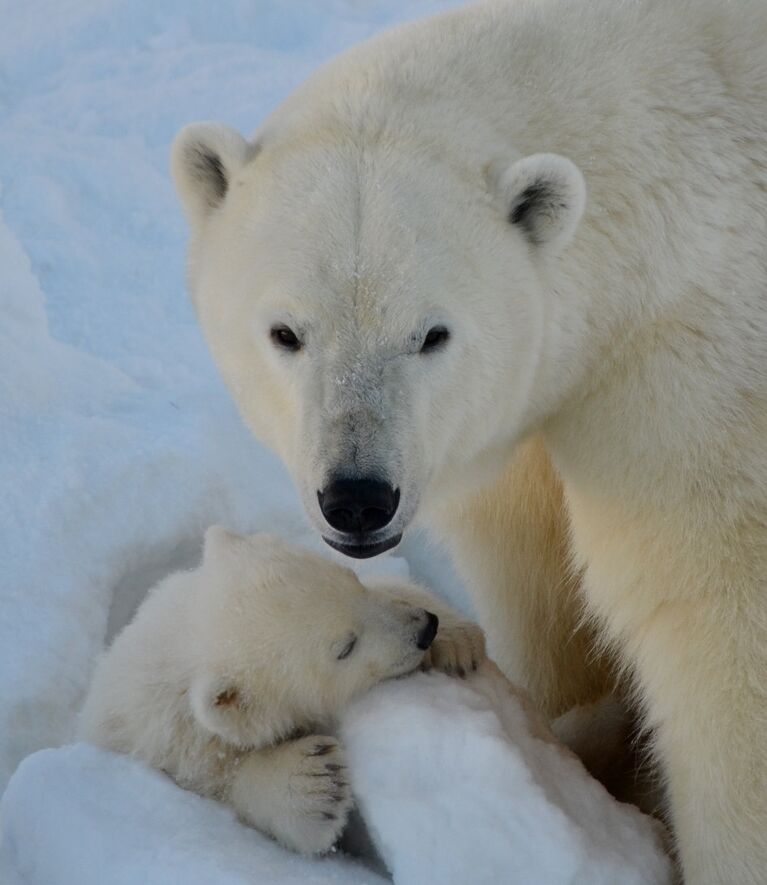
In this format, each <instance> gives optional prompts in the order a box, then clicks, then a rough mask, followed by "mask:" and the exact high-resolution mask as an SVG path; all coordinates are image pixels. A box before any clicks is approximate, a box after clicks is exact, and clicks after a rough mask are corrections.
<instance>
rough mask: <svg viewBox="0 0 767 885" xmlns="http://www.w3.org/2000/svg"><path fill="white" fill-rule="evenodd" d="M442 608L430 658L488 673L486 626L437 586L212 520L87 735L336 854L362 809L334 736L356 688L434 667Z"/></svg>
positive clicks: (132, 634)
mask: <svg viewBox="0 0 767 885" xmlns="http://www.w3.org/2000/svg"><path fill="white" fill-rule="evenodd" d="M432 603H433V604H432ZM424 604H426V605H428V606H429V610H427V609H426V608H424ZM433 608H436V609H437V610H439V611H440V614H441V616H442V620H443V625H444V626H443V627H441V628H440V630H442V631H443V632H444V635H441V636H440V641H439V642H437V643H434V648H433V649H432V650H431V652H430V654H431V656H432V658H433V663H434V664H435V665H436V666H440V667H441V668H442V669H446V670H448V671H449V670H451V669H452V670H456V671H461V670H463V669H468V668H472V667H476V665H477V664H478V662H479V661H480V660H481V658H482V657H483V655H484V639H483V636H482V633H481V631H480V630H479V628H476V627H474V626H473V625H472V624H470V623H468V622H463V621H461V619H460V618H459V617H457V616H456V615H455V614H454V613H452V612H451V611H450V610H449V609H446V608H445V607H444V606H443V605H441V604H440V603H439V602H437V601H436V600H433V598H432V597H431V596H430V594H427V593H426V592H425V591H422V590H420V589H417V588H415V587H413V586H412V585H408V584H404V583H392V582H388V583H375V584H369V585H368V586H367V587H366V586H363V585H362V584H361V583H360V581H359V580H358V579H357V577H356V576H355V574H354V573H353V572H352V571H351V570H349V569H347V568H344V567H342V566H340V565H336V564H335V563H333V562H330V561H329V560H327V559H325V558H323V557H321V556H318V555H316V554H312V553H310V552H308V551H305V550H302V549H301V548H297V547H294V546H293V545H290V544H288V543H286V542H284V541H282V540H280V539H279V538H276V537H274V536H270V535H253V536H241V535H236V534H234V533H232V532H229V531H227V530H225V529H222V528H219V527H213V528H211V529H209V530H208V532H207V534H206V537H205V545H204V554H203V561H202V564H201V565H200V567H199V568H198V569H196V570H194V571H191V572H181V573H178V574H174V575H171V576H170V577H169V578H167V579H165V580H164V581H162V582H161V583H160V584H159V585H158V586H157V587H156V588H155V589H154V590H153V591H152V592H151V593H150V595H149V597H148V598H147V600H146V601H145V602H144V604H143V605H142V606H141V608H140V609H139V611H138V613H137V615H136V617H135V618H134V620H133V621H132V622H131V623H130V624H129V625H128V626H127V627H126V628H125V629H124V630H123V631H122V633H121V634H120V635H119V636H118V637H117V639H116V640H115V642H114V643H113V645H112V646H111V648H110V649H109V650H108V651H107V652H106V654H105V655H104V657H103V658H102V660H101V661H100V662H99V664H98V666H97V669H96V672H95V675H94V678H93V682H92V685H91V688H90V691H89V694H88V697H87V699H86V702H85V706H84V708H83V711H82V714H81V718H80V729H79V731H80V737H81V738H82V739H84V740H87V741H90V742H92V743H95V744H98V745H100V746H102V747H106V748H107V749H111V750H115V751H118V752H123V753H130V754H133V755H135V756H137V757H138V758H140V759H142V760H144V761H145V762H147V763H148V764H150V765H153V766H154V767H156V768H159V769H161V770H162V771H165V772H166V773H167V774H169V775H170V776H171V777H172V778H173V779H174V780H175V781H176V782H177V783H178V784H180V785H181V786H182V787H185V788H187V789H192V790H194V791H196V792H198V793H201V794H202V795H204V796H209V797H212V798H216V799H219V800H222V801H224V802H227V803H228V804H230V805H232V806H233V807H234V808H235V810H236V811H237V813H238V814H239V816H240V817H241V818H242V819H243V820H244V821H245V822H246V823H248V824H250V825H252V826H254V827H256V828H258V829H260V830H262V831H264V832H266V833H268V834H270V835H271V836H273V837H274V838H276V839H277V840H279V841H280V842H282V843H283V844H284V845H286V846H287V847H289V848H292V849H294V850H296V851H300V852H303V853H306V854H315V853H320V852H323V851H326V850H328V849H329V848H330V847H332V845H333V844H334V842H335V841H336V839H337V838H338V836H339V835H340V832H341V830H342V829H343V827H344V824H345V822H346V819H347V816H348V813H349V810H350V808H351V805H352V798H351V793H350V790H349V785H348V780H347V777H346V771H345V765H344V756H343V750H342V748H341V746H340V745H339V743H338V741H337V740H336V738H335V737H332V736H330V735H329V734H328V733H327V732H328V731H332V729H333V724H334V721H335V720H336V718H337V717H338V715H339V714H340V712H341V711H342V710H343V708H344V706H345V705H346V704H348V703H349V702H350V701H351V700H352V699H353V698H354V697H356V696H358V695H360V694H361V693H363V692H365V691H366V690H367V689H369V688H371V687H372V686H373V685H375V684H376V683H378V682H380V681H382V680H384V679H389V678H392V677H396V676H402V675H404V674H406V673H409V672H411V671H413V670H415V669H416V668H418V667H419V666H420V665H421V664H422V662H423V661H424V657H425V655H426V653H427V650H428V649H429V648H430V646H431V645H432V643H433V640H434V638H435V635H436V633H437V626H438V617H437V615H435V614H433V613H432V611H431V609H433Z"/></svg>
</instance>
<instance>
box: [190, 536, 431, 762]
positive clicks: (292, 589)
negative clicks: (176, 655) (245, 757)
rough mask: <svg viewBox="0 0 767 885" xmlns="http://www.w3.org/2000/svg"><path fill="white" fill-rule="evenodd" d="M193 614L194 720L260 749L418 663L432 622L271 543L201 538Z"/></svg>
mask: <svg viewBox="0 0 767 885" xmlns="http://www.w3.org/2000/svg"><path fill="white" fill-rule="evenodd" d="M196 593H197V599H196V604H195V607H194V617H195V621H194V631H195V656H194V660H193V662H192V673H191V674H190V682H191V685H190V702H191V707H192V711H193V713H194V715H195V717H196V718H197V720H198V722H199V723H200V724H201V725H203V727H204V728H205V729H206V730H207V731H209V732H211V733H213V734H215V735H217V736H218V737H220V738H222V739H223V740H225V741H227V742H228V743H233V744H237V745H240V746H259V745H264V744H270V743H272V742H274V741H276V740H280V739H282V738H284V737H286V736H288V735H289V734H291V733H293V732H295V731H297V730H301V729H304V728H316V727H317V726H318V725H321V724H322V723H327V722H332V721H333V720H334V719H335V718H336V717H337V716H338V714H339V713H340V712H341V710H342V709H343V708H344V707H345V706H346V705H347V704H348V703H349V702H350V701H351V700H352V699H353V698H355V697H356V696H358V695H359V694H361V693H363V692H365V691H366V690H368V689H369V688H371V687H372V686H373V685H375V684H376V683H378V682H380V681H382V680H384V679H389V678H393V677H396V676H402V675H404V674H406V673H409V672H411V671H413V670H414V669H416V668H417V667H418V666H419V665H420V663H421V662H422V660H423V657H424V654H425V652H426V650H427V649H428V648H429V646H430V644H431V642H432V640H433V639H434V636H435V634H436V631H437V618H436V616H435V615H433V614H431V613H430V612H427V611H426V610H424V609H422V608H414V607H413V606H411V605H408V604H407V603H404V602H402V601H400V600H398V599H395V598H394V597H392V596H390V595H388V594H387V592H386V590H385V587H384V588H383V589H380V590H375V591H374V590H369V589H367V588H365V587H364V586H363V585H362V584H361V583H360V581H359V580H358V579H357V577H356V576H355V574H354V572H352V571H351V570H350V569H347V568H344V567H343V566H340V565H338V564H336V563H333V562H330V561H329V560H327V559H325V558H324V557H321V556H318V555H317V554H314V553H310V552H309V551H307V550H304V549H302V548H300V547H296V546H294V545H292V544H288V543H287V542H285V541H283V540H281V539H280V538H278V537H275V536H273V535H251V536H242V535H237V534H234V533H233V532H229V531H227V530H226V529H223V528H220V527H217V526H216V527H213V528H211V529H209V530H208V532H207V534H206V537H205V550H204V556H203V563H202V566H201V568H200V570H199V572H198V583H197V587H196Z"/></svg>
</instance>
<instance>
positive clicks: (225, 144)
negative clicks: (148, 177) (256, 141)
mask: <svg viewBox="0 0 767 885" xmlns="http://www.w3.org/2000/svg"><path fill="white" fill-rule="evenodd" d="M256 152H257V148H256V146H255V145H253V144H251V143H250V142H248V141H246V140H245V139H244V138H243V137H242V135H240V133H239V132H237V131H236V130H234V129H231V128H230V127H229V126H224V125H223V124H221V123H192V124H191V125H189V126H185V127H184V128H183V129H182V130H181V132H179V133H178V135H177V136H176V137H175V139H174V140H173V146H172V147H171V161H170V166H171V173H172V175H173V181H174V183H175V185H176V193H177V194H178V197H179V200H180V201H181V205H182V207H183V209H184V213H185V214H186V217H187V221H188V222H189V224H190V226H191V227H192V228H196V227H197V226H198V225H199V224H200V223H201V222H202V221H203V220H204V219H205V218H206V217H207V215H208V214H209V213H210V212H211V210H213V209H215V208H216V206H218V205H219V204H220V203H221V201H222V200H223V199H224V197H225V196H226V193H227V191H228V190H229V185H230V184H231V182H232V178H233V176H234V175H236V173H237V171H238V170H239V169H241V168H242V167H243V166H244V165H245V163H247V162H248V160H249V159H251V157H253V156H254V155H255V153H256Z"/></svg>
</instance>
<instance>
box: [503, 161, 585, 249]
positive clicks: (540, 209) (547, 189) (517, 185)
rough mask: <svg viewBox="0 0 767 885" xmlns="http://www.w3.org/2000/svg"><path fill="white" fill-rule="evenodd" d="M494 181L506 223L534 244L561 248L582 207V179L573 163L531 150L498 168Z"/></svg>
mask: <svg viewBox="0 0 767 885" xmlns="http://www.w3.org/2000/svg"><path fill="white" fill-rule="evenodd" d="M496 182H497V183H496V188H497V190H498V191H499V193H500V197H501V200H502V203H503V206H504V210H505V212H506V218H507V219H508V221H509V224H512V225H514V226H515V227H517V228H519V229H520V230H521V231H522V232H523V233H524V234H525V236H526V237H527V238H528V240H529V241H530V242H531V243H532V244H533V245H534V246H536V247H538V248H544V249H546V250H548V251H550V252H554V253H556V252H559V251H560V250H561V249H564V247H565V246H566V245H567V244H568V243H569V242H570V239H571V238H572V236H573V234H574V233H575V229H576V227H577V226H578V222H579V221H580V219H581V216H582V215H583V210H584V209H585V207H586V183H585V182H584V180H583V175H582V174H581V171H580V169H579V168H578V167H577V166H576V165H575V163H573V162H572V161H571V160H568V159H567V158H566V157H561V156H559V154H532V155H531V156H529V157H524V158H523V159H521V160H518V161H517V162H516V163H512V164H511V166H508V167H507V168H506V169H504V170H501V171H500V174H497V178H496Z"/></svg>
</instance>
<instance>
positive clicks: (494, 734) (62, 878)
mask: <svg viewBox="0 0 767 885" xmlns="http://www.w3.org/2000/svg"><path fill="white" fill-rule="evenodd" d="M341 734H342V739H343V741H344V743H345V745H346V748H347V752H348V754H349V765H350V776H351V780H352V787H353V789H354V792H355V794H356V796H357V801H358V803H359V806H360V810H361V812H362V815H363V818H364V820H365V821H366V823H367V827H368V830H369V833H370V836H371V838H372V841H373V844H374V845H375V847H376V848H377V849H378V852H379V853H380V855H381V857H382V858H383V860H384V863H385V864H386V866H387V867H388V868H389V869H390V870H391V872H392V874H393V878H394V882H395V883H396V885H425V883H427V882H436V883H439V885H466V883H469V882H471V883H473V885H484V883H487V885H496V883H500V882H508V883H514V882H519V883H525V885H528V883H533V882H534V883H536V885H615V883H616V882H620V883H621V885H665V883H669V882H670V881H671V874H670V866H669V862H668V860H667V858H666V856H665V854H664V852H663V848H662V844H661V841H662V840H661V834H660V831H659V827H658V825H657V824H656V823H655V822H654V821H652V820H651V819H649V818H647V817H645V816H644V815H642V814H641V813H640V812H639V811H637V810H636V809H635V808H633V807H631V806H628V805H622V804H620V803H618V802H616V801H615V800H614V799H613V798H612V797H611V796H610V795H609V794H608V793H607V792H606V791H605V790H604V789H603V788H602V786H601V785H600V784H599V783H597V782H596V781H595V780H593V779H592V778H591V777H590V776H589V774H588V773H587V772H586V771H585V769H584V768H583V766H582V765H581V764H580V762H579V761H578V760H577V759H576V758H575V757H574V756H573V755H572V754H570V753H569V752H568V751H567V750H565V749H564V748H563V747H562V746H561V745H560V744H558V743H557V742H556V741H554V739H553V737H552V736H551V734H550V733H549V732H548V730H547V729H546V727H545V726H544V725H543V723H542V722H541V721H539V720H538V717H537V715H536V714H535V713H533V712H531V711H530V710H529V707H528V705H526V704H525V702H524V701H523V699H522V698H521V697H520V696H519V695H518V694H517V693H516V692H515V691H514V690H513V688H512V687H511V686H510V685H509V683H508V682H507V680H506V679H505V678H504V677H503V676H502V675H501V674H500V673H499V672H498V671H497V670H496V669H495V668H494V667H493V665H491V664H488V665H484V666H483V667H482V669H481V671H480V672H479V673H477V674H476V675H474V676H472V677H471V678H470V679H468V680H466V681H460V680H457V679H451V678H448V677H447V676H444V675H442V674H436V673H435V674H432V673H429V674H418V675H416V676H413V677H410V678H407V679H400V680H396V681H394V682H390V683H386V684H384V685H381V686H379V687H377V688H376V689H374V690H373V691H372V692H371V693H370V694H368V695H367V696H366V697H364V698H363V699H361V700H360V701H358V702H357V703H356V704H354V705H353V706H352V708H351V709H350V710H349V712H348V715H347V716H346V718H345V721H344V723H343V724H342V728H341ZM1 822H2V853H0V870H2V869H3V866H2V864H5V865H6V868H7V869H10V870H13V871H15V873H17V874H19V875H20V876H22V877H23V881H24V882H25V883H27V885H75V883H76V885H89V883H93V885H101V883H103V882H110V883H126V885H128V883H135V882H138V881H140V882H142V883H147V885H170V883H177V882H185V883H198V882H199V883H203V882H206V883H208V882H216V883H223V885H229V883H254V885H255V883H258V885H267V883H271V882H280V883H288V882H294V881H295V882H299V881H300V882H317V883H325V882H334V883H335V882H337V883H345V882H354V883H355V885H362V883H370V885H374V883H380V882H382V881H384V880H383V879H381V877H380V876H378V875H377V874H375V873H374V872H372V870H371V869H370V868H369V867H366V866H365V865H364V862H365V861H366V860H367V861H372V857H368V858H363V859H362V860H361V861H357V862H353V861H351V860H350V859H349V858H344V857H342V856H335V857H332V858H326V859H323V860H320V861H308V860H306V859H303V858H299V857H297V856H295V855H291V854H289V853H288V852H286V851H284V850H283V849H282V848H280V847H279V846H278V845H276V844H275V843H273V842H271V841H270V840H268V839H267V838H266V837H264V836H262V835H260V834H259V833H257V832H255V831H254V830H251V829H250V828H248V827H246V826H244V825H242V824H240V823H238V822H237V820H236V819H235V818H234V815H233V813H232V812H231V811H230V810H229V809H227V808H225V807H224V806H222V805H219V804H217V803H215V802H211V801H209V800H205V799H201V798H200V797H198V796H196V795H193V794H192V793H188V792H185V791H184V790H181V789H179V788H178V787H176V786H175V785H174V784H173V783H172V782H171V781H170V780H169V779H168V778H167V777H165V776H164V775H162V774H160V773H158V772H154V771H151V770H150V769H148V768H146V767H144V766H143V765H142V764H141V763H139V762H136V761H135V760H133V759H129V758H126V757H121V756H116V755H113V754H110V753H107V752H105V751H103V750H97V749H95V748H91V747H88V746H86V745H74V746H71V747H65V748H63V749H60V750H45V751H42V752H40V753H37V754H35V755H34V756H31V757H29V758H28V759H27V760H26V761H25V762H23V763H22V765H21V766H20V767H19V769H18V771H17V773H16V774H15V775H14V777H13V779H12V780H11V783H10V785H9V787H8V790H7V791H6V794H5V797H4V800H3V810H2V819H1Z"/></svg>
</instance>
